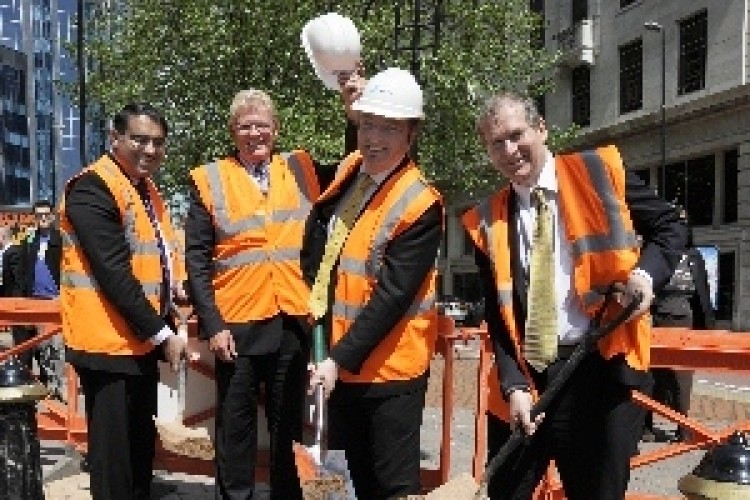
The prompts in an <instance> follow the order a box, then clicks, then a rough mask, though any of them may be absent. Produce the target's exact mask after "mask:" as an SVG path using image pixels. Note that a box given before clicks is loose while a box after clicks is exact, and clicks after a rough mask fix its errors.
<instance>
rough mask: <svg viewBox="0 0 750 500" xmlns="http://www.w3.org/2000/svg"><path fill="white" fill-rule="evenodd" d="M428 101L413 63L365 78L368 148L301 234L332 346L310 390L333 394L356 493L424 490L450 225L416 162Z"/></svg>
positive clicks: (349, 160) (361, 109)
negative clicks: (440, 257) (423, 443)
mask: <svg viewBox="0 0 750 500" xmlns="http://www.w3.org/2000/svg"><path fill="white" fill-rule="evenodd" d="M422 108H423V98H422V89H421V88H420V86H419V84H418V83H417V81H416V80H415V79H414V77H413V76H412V75H411V74H410V73H409V72H407V71H404V70H401V69H397V68H389V69H386V70H385V71H382V72H381V73H378V74H377V75H375V76H374V77H372V79H370V80H369V81H368V82H367V84H366V86H365V88H364V90H363V92H362V95H361V97H360V98H359V99H357V100H356V101H355V102H354V103H353V105H352V110H353V111H354V112H356V113H359V117H358V134H357V144H358V146H359V150H358V151H355V152H354V153H352V154H351V155H349V156H347V157H346V158H345V159H344V160H343V161H342V162H341V164H340V165H339V167H338V170H337V175H336V178H335V179H334V180H333V182H332V183H331V185H330V186H329V187H328V189H327V190H326V191H325V192H324V193H323V194H322V195H321V196H320V198H319V199H318V200H317V201H316V203H315V204H314V205H313V208H312V211H311V213H310V215H309V217H308V220H307V224H306V227H305V235H304V239H303V247H302V254H301V258H302V270H303V273H304V275H305V279H306V280H307V281H308V283H309V284H310V285H311V294H310V309H311V313H312V315H313V317H314V319H315V320H316V321H317V322H319V323H321V324H322V325H324V327H325V330H326V331H327V332H328V334H329V343H328V345H329V349H330V352H329V356H328V358H326V359H325V360H324V361H322V362H321V363H318V365H317V366H316V367H315V369H314V370H313V373H312V375H311V380H310V386H311V388H313V387H315V386H316V385H318V384H320V385H322V386H323V388H324V390H325V392H326V394H327V395H328V396H329V431H328V447H329V448H330V449H343V450H344V451H345V453H346V459H347V464H348V467H349V471H350V472H351V476H352V480H353V483H354V488H355V490H356V494H357V498H358V499H359V500H368V499H373V500H375V499H384V498H394V497H404V496H407V495H410V494H417V493H419V492H420V481H419V472H420V471H419V462H420V457H419V449H420V447H419V430H420V426H421V423H422V410H423V408H424V402H425V393H426V389H427V379H428V368H429V362H430V358H431V357H432V354H433V353H434V349H435V341H436V338H437V311H436V308H435V295H436V277H437V272H436V269H435V259H436V257H437V251H438V247H439V246H440V241H441V238H442V231H443V201H442V199H441V196H440V194H439V193H438V192H437V190H436V189H435V188H434V187H432V186H431V185H430V184H429V183H428V182H427V180H426V179H425V178H424V177H423V175H422V173H421V172H420V170H419V168H418V166H417V165H416V163H415V162H414V161H413V160H412V159H410V158H409V151H410V149H411V146H412V144H413V143H414V141H415V140H416V137H417V134H418V132H419V126H420V122H421V120H422V119H423V118H424V115H423V111H422Z"/></svg>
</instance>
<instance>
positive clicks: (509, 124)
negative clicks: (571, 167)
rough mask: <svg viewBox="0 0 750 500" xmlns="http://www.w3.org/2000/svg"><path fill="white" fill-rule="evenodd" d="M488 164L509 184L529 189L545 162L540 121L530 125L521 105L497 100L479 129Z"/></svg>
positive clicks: (543, 139)
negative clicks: (505, 178) (487, 156)
mask: <svg viewBox="0 0 750 500" xmlns="http://www.w3.org/2000/svg"><path fill="white" fill-rule="evenodd" d="M480 135H481V139H482V142H483V143H484V145H485V147H486V148H487V153H488V154H489V157H490V162H491V163H492V165H493V166H494V167H495V169H496V170H497V171H498V172H500V173H501V174H503V175H505V176H506V177H507V178H508V179H510V181H511V182H513V183H514V184H517V185H521V186H527V187H533V186H534V185H536V182H537V180H538V179H539V174H540V173H541V171H542V167H544V163H545V161H546V160H547V154H548V152H549V150H548V149H547V144H546V143H547V128H546V126H545V124H544V120H542V119H539V120H538V123H536V124H531V123H529V121H528V117H527V112H526V110H525V109H524V106H523V104H522V103H521V102H517V101H513V100H510V99H504V100H499V101H497V102H496V103H495V104H494V107H493V109H492V112H491V113H490V114H489V115H488V116H487V117H486V119H485V120H484V122H483V123H482V125H481V127H480Z"/></svg>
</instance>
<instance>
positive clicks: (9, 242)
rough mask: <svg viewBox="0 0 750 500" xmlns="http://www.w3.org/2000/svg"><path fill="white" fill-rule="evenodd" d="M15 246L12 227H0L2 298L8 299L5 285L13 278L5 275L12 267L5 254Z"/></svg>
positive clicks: (0, 292) (0, 288) (0, 281)
mask: <svg viewBox="0 0 750 500" xmlns="http://www.w3.org/2000/svg"><path fill="white" fill-rule="evenodd" d="M14 244H15V243H14V241H13V235H12V233H11V227H10V226H0V296H2V297H7V295H6V294H5V285H4V283H10V282H11V279H12V278H11V276H6V273H5V269H6V268H10V267H11V265H10V264H9V263H7V262H6V259H5V252H6V251H7V250H8V249H9V248H10V247H12V246H13V245H14ZM9 274H10V273H9Z"/></svg>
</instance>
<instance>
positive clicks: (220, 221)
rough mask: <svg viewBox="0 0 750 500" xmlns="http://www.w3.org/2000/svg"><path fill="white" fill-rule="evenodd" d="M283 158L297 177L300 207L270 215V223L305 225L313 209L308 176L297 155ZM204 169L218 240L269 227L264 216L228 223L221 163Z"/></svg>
mask: <svg viewBox="0 0 750 500" xmlns="http://www.w3.org/2000/svg"><path fill="white" fill-rule="evenodd" d="M282 157H283V158H284V160H285V161H286V162H287V165H288V166H289V169H290V170H291V171H292V174H293V175H294V178H295V181H296V183H297V189H298V191H299V199H300V207H299V208H295V209H280V210H276V211H274V212H272V213H271V214H270V215H269V220H271V221H272V222H286V221H289V220H296V221H301V222H304V221H305V219H306V218H307V214H308V213H309V212H310V207H311V200H310V192H309V189H308V187H309V186H308V185H307V182H306V180H305V173H304V171H303V170H302V165H301V164H300V162H299V160H298V159H297V157H296V156H295V155H293V154H291V153H282ZM205 168H206V173H207V175H208V189H209V191H210V192H211V199H212V200H213V203H214V211H215V213H214V216H215V218H216V226H217V227H216V229H217V233H218V237H219V240H221V241H223V240H226V239H228V238H230V237H232V236H234V235H236V234H240V233H243V232H245V231H251V230H257V229H261V228H263V227H264V226H265V224H266V217H265V215H257V214H253V215H250V216H248V217H244V218H242V219H239V220H237V221H235V222H230V221H229V214H228V213H227V207H226V204H225V200H224V193H223V192H222V189H221V173H220V171H219V162H218V161H214V162H211V163H209V164H207V165H206V167H205Z"/></svg>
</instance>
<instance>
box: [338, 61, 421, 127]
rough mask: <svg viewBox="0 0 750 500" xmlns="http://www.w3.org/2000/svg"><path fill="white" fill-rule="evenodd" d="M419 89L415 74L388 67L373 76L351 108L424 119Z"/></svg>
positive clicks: (383, 114) (396, 116)
mask: <svg viewBox="0 0 750 500" xmlns="http://www.w3.org/2000/svg"><path fill="white" fill-rule="evenodd" d="M422 108H423V100H422V88H421V87H420V86H419V84H418V83H417V80H416V79H415V78H414V76H413V75H412V74H411V73H409V72H408V71H406V70H403V69H400V68H388V69H386V70H384V71H381V72H380V73H378V74H377V75H375V76H373V77H372V78H371V79H370V80H369V81H368V82H367V85H365V89H364V90H363V91H362V95H361V96H360V98H359V99H357V100H356V101H354V103H353V104H352V110H354V111H362V112H363V113H369V114H372V115H377V116H383V117H385V118H396V119H408V118H419V119H423V118H424V112H423V110H422Z"/></svg>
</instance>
